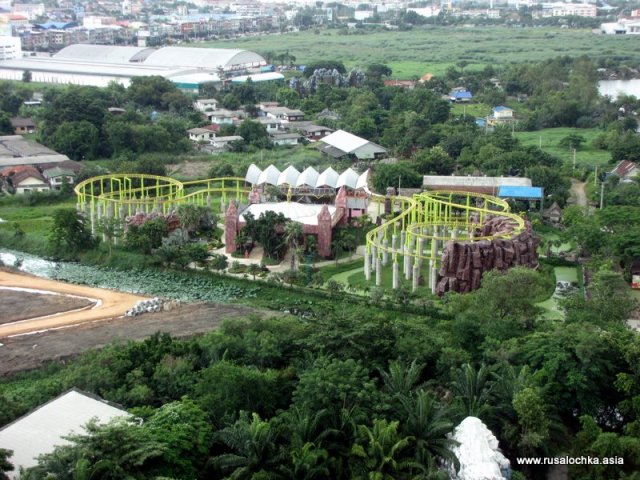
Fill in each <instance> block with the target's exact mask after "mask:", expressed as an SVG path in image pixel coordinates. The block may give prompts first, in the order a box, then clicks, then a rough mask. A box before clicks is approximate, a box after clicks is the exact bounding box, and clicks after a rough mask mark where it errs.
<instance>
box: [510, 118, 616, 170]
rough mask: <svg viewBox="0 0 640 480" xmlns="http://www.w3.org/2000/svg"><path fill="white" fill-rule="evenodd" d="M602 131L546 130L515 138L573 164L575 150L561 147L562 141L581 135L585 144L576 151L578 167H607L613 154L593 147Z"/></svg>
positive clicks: (588, 129) (585, 129) (584, 129)
mask: <svg viewBox="0 0 640 480" xmlns="http://www.w3.org/2000/svg"><path fill="white" fill-rule="evenodd" d="M600 133H602V130H600V129H598V128H566V127H561V128H545V129H543V130H537V131H535V132H515V136H516V137H517V138H518V139H520V141H521V142H522V143H523V144H524V145H535V146H539V147H540V148H542V150H544V151H545V152H549V153H550V154H552V155H555V156H557V157H560V158H561V159H562V160H563V161H564V162H565V163H569V164H571V163H572V162H573V150H570V149H568V148H567V147H562V146H560V141H561V140H562V139H563V138H564V137H566V136H568V135H571V134H576V135H581V136H582V137H584V139H585V142H583V144H582V145H581V146H580V148H579V149H578V150H577V151H576V165H585V166H586V165H589V166H593V165H605V164H607V162H609V160H610V158H611V154H610V153H609V152H607V151H606V150H599V149H597V148H594V147H593V146H592V145H591V141H592V140H593V139H594V138H595V137H597V136H598V135H599V134H600Z"/></svg>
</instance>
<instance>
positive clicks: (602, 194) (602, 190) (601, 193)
mask: <svg viewBox="0 0 640 480" xmlns="http://www.w3.org/2000/svg"><path fill="white" fill-rule="evenodd" d="M603 206H604V182H602V183H601V184H600V210H602V207H603Z"/></svg>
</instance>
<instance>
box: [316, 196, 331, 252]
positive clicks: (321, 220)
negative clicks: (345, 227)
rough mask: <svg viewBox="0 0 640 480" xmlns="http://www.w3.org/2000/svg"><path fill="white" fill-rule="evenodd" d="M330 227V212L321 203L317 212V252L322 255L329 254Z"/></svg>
mask: <svg viewBox="0 0 640 480" xmlns="http://www.w3.org/2000/svg"><path fill="white" fill-rule="evenodd" d="M332 228H333V225H332V219H331V213H329V208H328V207H327V206H326V205H323V206H322V210H320V213H319V214H318V253H319V254H320V255H322V256H323V257H329V256H330V255H331V235H332V231H331V230H332Z"/></svg>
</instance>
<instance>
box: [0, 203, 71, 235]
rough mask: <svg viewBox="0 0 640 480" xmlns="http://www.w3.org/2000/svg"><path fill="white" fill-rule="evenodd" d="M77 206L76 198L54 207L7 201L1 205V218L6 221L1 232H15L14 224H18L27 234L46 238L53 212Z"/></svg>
mask: <svg viewBox="0 0 640 480" xmlns="http://www.w3.org/2000/svg"><path fill="white" fill-rule="evenodd" d="M75 205H76V202H75V198H71V199H68V200H65V201H63V202H57V203H55V204H52V205H35V206H24V205H22V204H21V203H19V202H11V203H9V202H6V201H5V202H4V203H1V204H0V218H2V219H3V220H4V222H3V223H0V230H5V231H11V232H13V231H14V227H13V224H14V223H15V222H17V223H18V224H19V225H20V228H21V229H22V230H24V232H25V233H27V234H33V235H35V236H40V237H46V236H47V234H48V232H49V230H50V228H51V225H52V222H53V212H54V211H55V210H57V209H59V208H73V207H75Z"/></svg>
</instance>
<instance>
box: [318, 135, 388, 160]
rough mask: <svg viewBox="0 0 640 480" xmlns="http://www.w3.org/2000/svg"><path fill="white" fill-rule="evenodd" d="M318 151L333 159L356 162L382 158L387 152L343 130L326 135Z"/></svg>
mask: <svg viewBox="0 0 640 480" xmlns="http://www.w3.org/2000/svg"><path fill="white" fill-rule="evenodd" d="M319 143H321V144H322V146H321V147H320V151H322V152H323V153H325V154H326V155H329V156H331V157H334V158H343V157H351V158H355V159H357V160H371V159H376V158H384V157H386V156H387V150H386V149H385V148H383V147H381V146H380V145H378V144H376V143H373V142H370V141H369V140H367V139H365V138H361V137H358V136H356V135H353V134H351V133H349V132H345V131H344V130H337V131H335V132H333V133H332V134H331V135H327V136H326V137H324V138H323V139H322V140H320V142H319Z"/></svg>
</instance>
